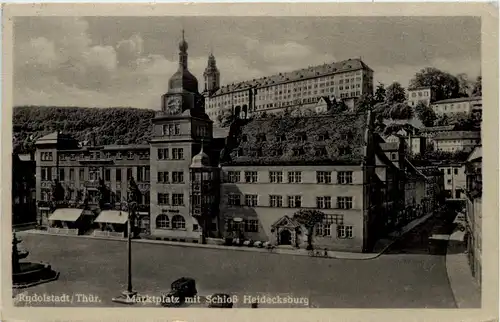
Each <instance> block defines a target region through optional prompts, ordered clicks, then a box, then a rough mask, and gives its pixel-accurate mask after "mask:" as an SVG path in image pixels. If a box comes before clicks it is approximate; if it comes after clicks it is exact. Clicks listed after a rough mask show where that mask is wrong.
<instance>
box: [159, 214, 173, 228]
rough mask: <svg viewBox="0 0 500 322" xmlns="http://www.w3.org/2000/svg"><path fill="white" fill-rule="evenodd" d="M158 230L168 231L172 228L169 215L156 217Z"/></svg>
mask: <svg viewBox="0 0 500 322" xmlns="http://www.w3.org/2000/svg"><path fill="white" fill-rule="evenodd" d="M156 228H157V229H168V228H170V220H169V219H168V216H167V215H163V214H162V215H159V216H158V217H156Z"/></svg>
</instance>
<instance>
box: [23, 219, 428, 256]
mask: <svg viewBox="0 0 500 322" xmlns="http://www.w3.org/2000/svg"><path fill="white" fill-rule="evenodd" d="M431 216H432V214H429V215H427V216H424V217H421V218H419V219H416V220H420V222H418V223H416V224H415V226H413V227H412V228H410V229H408V230H407V231H405V232H403V233H402V234H401V235H400V236H398V237H396V238H394V239H393V240H392V241H391V242H390V243H389V244H387V245H386V246H385V247H384V248H383V249H382V250H381V251H380V252H378V253H349V252H331V253H334V254H335V253H336V254H338V255H332V256H328V257H322V256H318V258H324V259H344V260H371V259H375V258H378V257H379V256H381V255H382V254H383V253H384V252H386V251H387V250H388V249H389V248H390V247H391V246H392V245H393V244H394V243H395V242H396V241H398V240H400V239H401V238H402V237H403V236H404V235H406V234H407V233H408V232H410V231H411V230H413V229H415V228H416V227H417V226H419V225H421V224H422V223H424V222H425V221H427V220H428V219H429V218H430V217H431ZM17 234H18V235H22V234H34V235H50V236H59V237H74V238H86V239H97V240H108V241H119V242H126V241H127V239H124V238H112V237H111V238H110V237H100V236H91V235H78V236H74V235H60V234H53V233H49V232H46V231H42V230H25V231H19V232H17ZM132 242H134V243H145V244H160V245H169V246H177V247H194V248H205V249H219V250H235V251H242V252H257V253H268V254H278V255H294V256H307V257H311V256H310V255H309V253H308V252H296V251H294V250H290V251H287V250H284V249H277V248H275V249H273V250H272V251H269V250H267V249H265V248H254V247H247V246H239V247H238V246H222V245H213V244H197V243H187V242H171V241H164V240H154V239H132ZM342 253H344V254H342Z"/></svg>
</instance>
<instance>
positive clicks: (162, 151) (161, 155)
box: [158, 148, 169, 160]
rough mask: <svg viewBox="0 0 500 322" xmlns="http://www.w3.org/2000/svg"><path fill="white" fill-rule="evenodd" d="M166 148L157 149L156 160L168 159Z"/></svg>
mask: <svg viewBox="0 0 500 322" xmlns="http://www.w3.org/2000/svg"><path fill="white" fill-rule="evenodd" d="M168 157H169V156H168V148H165V149H158V160H168Z"/></svg>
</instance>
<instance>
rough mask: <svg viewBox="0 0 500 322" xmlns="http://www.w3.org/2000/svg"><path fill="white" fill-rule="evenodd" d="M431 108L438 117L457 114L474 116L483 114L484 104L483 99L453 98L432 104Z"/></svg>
mask: <svg viewBox="0 0 500 322" xmlns="http://www.w3.org/2000/svg"><path fill="white" fill-rule="evenodd" d="M431 108H432V109H433V110H434V113H436V115H438V116H439V115H451V114H455V113H465V114H474V113H478V114H479V115H480V114H481V113H482V109H483V103H482V98H481V97H480V96H478V97H461V98H452V99H446V100H441V101H436V102H433V103H432V104H431Z"/></svg>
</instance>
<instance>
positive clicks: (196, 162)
mask: <svg viewBox="0 0 500 322" xmlns="http://www.w3.org/2000/svg"><path fill="white" fill-rule="evenodd" d="M205 167H210V158H209V157H208V155H207V154H206V153H205V152H203V145H202V146H201V151H200V153H198V154H197V155H195V156H194V157H193V159H192V160H191V168H205Z"/></svg>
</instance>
